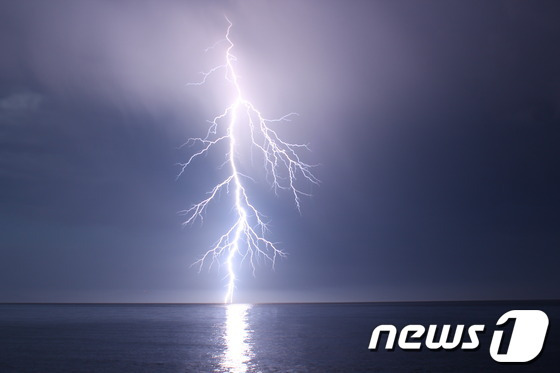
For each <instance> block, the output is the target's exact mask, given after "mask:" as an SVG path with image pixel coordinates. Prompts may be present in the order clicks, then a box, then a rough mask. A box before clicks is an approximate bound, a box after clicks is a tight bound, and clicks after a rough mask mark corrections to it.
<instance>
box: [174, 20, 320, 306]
mask: <svg viewBox="0 0 560 373" xmlns="http://www.w3.org/2000/svg"><path fill="white" fill-rule="evenodd" d="M226 20H227V22H228V28H227V32H226V35H225V39H224V40H222V41H221V42H225V43H226V44H227V49H226V53H225V63H224V64H222V65H218V66H215V67H213V68H212V69H210V70H209V71H207V72H202V73H201V74H202V76H203V77H202V80H201V81H199V82H196V83H188V85H203V84H205V83H206V81H207V79H208V78H209V77H210V76H211V75H213V74H214V73H216V72H217V71H221V70H224V71H225V75H224V78H225V80H226V81H227V83H228V84H229V85H230V86H233V89H234V91H235V100H234V102H233V103H232V104H231V105H229V106H228V107H227V108H226V109H225V110H224V111H223V112H222V113H221V114H219V115H217V116H216V117H214V119H213V120H211V121H209V123H210V128H209V129H208V132H207V134H206V137H204V138H202V137H196V138H190V139H189V140H188V141H187V142H186V143H185V144H184V145H197V146H199V150H198V151H197V152H195V153H194V154H192V155H191V156H190V158H189V159H188V161H187V162H185V163H180V164H179V165H180V167H181V170H180V172H179V175H178V177H179V176H181V175H182V174H183V172H184V171H185V169H186V168H187V167H188V166H189V165H190V164H191V163H192V162H193V161H194V160H195V159H197V158H198V157H200V156H202V155H206V154H207V153H208V152H209V151H210V149H212V148H213V147H215V146H216V145H218V144H219V143H224V142H226V143H228V144H227V145H228V152H227V153H226V162H225V164H229V169H230V173H229V175H228V176H227V178H225V179H224V180H223V181H222V182H220V183H218V184H217V185H215V186H214V187H213V188H212V189H211V190H210V192H208V194H209V196H208V197H207V198H206V199H203V200H202V201H200V202H198V203H196V204H194V205H193V206H192V207H191V208H189V209H187V210H183V211H180V213H182V214H183V215H185V216H186V217H187V218H186V220H185V221H184V223H183V224H185V225H187V224H189V223H193V222H195V221H196V220H197V219H200V220H201V221H202V220H203V213H204V212H205V210H206V208H207V206H208V204H209V203H210V202H212V201H213V200H215V199H216V198H217V196H218V195H219V194H220V192H221V191H222V190H223V189H226V192H227V193H228V194H229V191H230V188H232V189H233V196H234V198H233V204H234V206H233V207H234V210H235V213H236V216H237V219H236V221H235V223H234V224H233V225H232V226H231V227H230V228H229V229H228V230H227V231H226V232H225V233H224V234H223V235H222V236H221V237H220V238H219V239H218V240H217V242H216V243H215V244H214V245H213V246H212V248H211V249H209V250H208V251H207V252H206V253H205V254H204V255H203V256H202V257H201V258H200V259H199V260H197V261H196V262H195V263H193V265H198V266H199V271H200V270H201V269H202V268H203V266H204V264H205V263H206V262H208V261H210V264H209V265H210V266H212V264H213V263H214V262H218V263H219V264H221V262H220V258H222V257H225V266H226V268H227V292H226V295H225V299H224V302H225V303H231V302H232V301H233V292H234V290H235V283H236V273H235V270H234V262H235V259H236V257H239V256H240V257H241V258H242V260H245V259H248V260H249V262H250V264H251V266H252V269H253V274H254V272H255V260H256V257H257V256H259V255H261V256H263V257H264V258H266V259H267V260H270V262H271V263H272V266H273V267H274V264H275V262H276V259H277V257H283V256H285V253H284V252H283V251H282V250H281V249H279V248H278V247H277V244H275V243H274V242H271V241H269V240H268V239H267V238H266V233H267V231H268V229H267V224H266V223H265V221H264V219H265V217H264V215H263V214H261V213H260V212H259V211H258V210H257V208H256V207H255V206H254V205H253V204H252V203H251V201H250V199H249V196H248V194H247V190H246V189H245V186H244V182H245V181H246V180H251V178H249V177H248V176H247V175H244V174H243V173H241V172H240V171H239V168H238V164H237V161H238V149H239V148H240V147H241V146H242V145H243V144H241V143H240V141H239V139H238V138H237V137H236V136H235V130H236V127H237V126H240V125H243V124H245V125H246V126H248V129H249V133H250V139H251V142H250V144H249V145H251V146H253V147H254V148H256V149H257V150H258V151H259V152H261V153H262V154H263V156H264V169H265V172H266V175H267V178H268V179H269V180H270V182H271V184H272V187H273V188H274V191H275V193H276V194H277V193H278V191H279V190H287V191H289V192H290V193H291V194H292V196H293V198H294V201H295V204H296V207H297V209H298V211H300V197H301V196H303V195H308V194H307V193H305V192H303V191H301V190H300V189H298V187H297V186H296V181H297V179H298V177H300V176H302V177H303V178H304V179H305V180H307V181H308V182H311V183H312V184H317V185H318V184H319V180H318V179H317V178H316V177H315V176H314V175H313V173H312V172H311V169H312V167H313V165H310V164H307V163H305V162H303V161H302V160H301V159H300V156H299V155H298V151H300V150H301V149H302V148H303V149H307V150H309V148H308V147H307V145H303V144H292V143H288V142H285V141H283V140H282V139H281V138H280V137H279V136H278V134H277V133H276V131H274V130H273V129H272V128H271V127H270V124H271V123H275V122H282V121H290V120H291V118H292V117H293V116H296V115H297V114H296V113H290V114H287V115H285V116H283V117H281V118H278V119H266V118H265V117H263V115H262V114H261V112H260V111H259V110H257V108H256V107H255V106H254V105H253V104H252V103H251V102H250V101H249V100H247V99H246V98H245V97H244V96H243V94H242V90H241V86H240V84H239V79H238V75H237V73H236V71H235V67H234V63H235V62H236V61H237V59H236V57H235V56H234V55H233V54H232V50H233V48H234V43H233V41H232V40H231V37H230V31H231V28H232V25H233V24H232V23H231V22H230V20H229V19H228V18H227V17H226ZM219 43H220V42H218V43H216V44H215V45H214V46H212V47H210V48H207V49H206V51H208V50H209V49H212V48H214V47H216V46H217V44H219ZM240 117H244V120H242V119H240ZM224 123H227V124H226V128H225V133H224V130H223V129H221V127H223V126H224ZM219 132H220V133H223V134H221V135H220V134H219Z"/></svg>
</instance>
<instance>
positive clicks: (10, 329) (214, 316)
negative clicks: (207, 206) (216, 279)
mask: <svg viewBox="0 0 560 373" xmlns="http://www.w3.org/2000/svg"><path fill="white" fill-rule="evenodd" d="M512 309H540V310H543V311H545V312H546V313H547V315H548V317H549V320H550V326H549V331H548V336H547V340H546V342H545V346H544V349H543V352H542V353H541V355H540V356H539V357H538V358H537V359H536V360H534V361H533V362H531V363H528V364H518V365H511V364H499V363H496V362H494V361H493V360H492V359H491V357H490V354H489V352H488V349H489V346H490V338H491V336H492V330H493V327H494V325H495V323H496V321H497V320H498V318H499V316H501V315H502V314H503V313H505V312H507V311H509V310H512ZM379 324H394V325H396V326H404V325H406V324H423V325H426V326H427V325H429V324H439V325H442V324H454V325H456V324H465V325H467V326H468V325H472V324H485V325H486V329H487V330H486V331H485V333H483V334H482V335H481V336H480V339H481V342H480V343H481V347H480V349H478V350H475V351H462V350H454V351H430V350H427V349H426V348H423V349H422V350H421V351H402V350H400V349H399V348H398V347H397V348H395V350H394V351H386V350H384V349H383V348H381V349H379V350H378V351H370V350H368V345H369V340H370V337H371V332H372V331H373V329H374V328H375V327H376V326H377V325H379ZM558 325H560V302H556V301H546V302H457V303H454V302H450V303H355V304H257V305H227V306H226V305H156V304H152V305H112V304H111V305H108V304H107V305H85V304H75V305H73V304H65V305H55V304H52V305H51V304H49V305H26V304H3V305H0V372H487V371H496V372H555V371H560V370H559V368H558V364H559V363H560V338H559V336H560V334H559V332H558V328H559V326H558ZM383 345H384V342H383Z"/></svg>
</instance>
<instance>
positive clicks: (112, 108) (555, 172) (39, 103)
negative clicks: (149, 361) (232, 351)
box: [0, 0, 560, 302]
mask: <svg viewBox="0 0 560 373" xmlns="http://www.w3.org/2000/svg"><path fill="white" fill-rule="evenodd" d="M224 15H227V16H228V17H229V18H230V19H231V21H232V22H233V24H234V26H233V29H232V35H231V37H232V39H233V40H234V41H235V43H236V47H235V54H236V55H237V57H238V62H237V63H238V64H237V67H238V69H239V71H240V72H241V75H242V83H241V84H242V85H243V87H244V89H245V91H246V96H247V97H250V98H251V99H252V100H253V101H254V102H255V104H256V105H257V106H258V107H260V108H261V110H262V111H263V112H264V113H266V114H267V116H269V117H278V116H281V115H283V114H286V113H289V112H292V111H295V112H297V113H299V114H300V116H299V117H298V118H297V119H296V120H294V121H292V122H290V123H286V124H283V125H281V126H279V127H277V128H278V132H279V133H281V134H282V135H283V136H285V137H286V138H288V139H290V140H294V141H298V142H303V143H309V144H310V147H311V149H312V152H311V153H308V154H304V158H305V159H306V160H307V161H308V162H309V163H317V164H319V166H318V167H317V168H316V174H317V176H318V178H319V179H320V180H321V185H320V186H319V187H313V188H311V189H310V191H311V192H312V194H313V196H312V197H311V198H304V199H302V211H301V215H300V214H299V213H298V211H297V209H296V207H295V205H294V204H293V201H292V200H291V199H290V195H289V194H283V193H280V195H279V196H278V197H276V196H274V193H273V192H271V191H270V188H269V186H267V185H265V184H264V183H259V182H258V181H259V180H257V182H256V183H255V184H253V185H252V186H251V189H252V190H253V193H254V196H255V203H256V204H257V205H258V206H259V207H260V209H261V210H262V212H263V213H264V214H265V215H267V216H268V217H269V218H270V219H271V226H270V228H271V238H272V239H273V240H274V241H277V242H280V245H281V247H282V248H283V249H284V250H285V251H287V252H288V257H287V258H285V259H282V260H280V261H278V262H277V263H276V266H275V270H272V269H271V268H270V265H269V264H266V263H262V265H260V266H259V267H258V268H257V271H256V276H255V277H253V275H252V273H251V270H250V268H249V266H247V264H246V263H245V264H243V265H242V266H241V267H240V269H239V276H240V279H239V281H238V284H237V285H238V289H237V292H236V297H235V298H236V300H237V301H247V302H287V301H305V302H314V301H388V300H405V301H406V300H470V299H481V300H485V299H545V298H559V297H560V287H559V286H558V284H560V270H559V268H558V266H559V264H560V195H559V193H558V192H559V191H560V177H559V170H560V22H559V21H558V20H560V3H558V2H557V1H550V2H546V1H538V2H513V1H351V2H343V1H322V2H311V1H307V2H301V1H295V0H294V1H276V2H263V1H239V2H230V1H225V2H212V3H210V2H205V1H199V2H194V1H169V0H167V1H141V2H137V1H132V0H123V1H69V0H68V1H58V0H57V1H49V2H45V1H16V0H13V1H9V0H8V1H2V2H1V3H0V50H1V53H0V302H220V301H221V300H222V299H223V294H224V291H225V288H224V287H225V284H226V282H225V280H224V276H225V272H224V270H223V268H222V269H218V268H217V267H215V268H212V269H211V270H210V271H208V269H205V270H203V271H202V272H201V273H198V272H197V269H196V268H193V267H190V265H191V263H193V262H194V261H195V260H197V259H198V258H199V257H200V255H201V254H203V253H204V251H205V250H206V249H208V248H209V247H210V245H211V244H212V243H213V242H214V241H215V240H216V239H217V238H218V237H219V235H220V234H221V233H222V230H223V229H224V227H225V224H226V223H227V219H228V217H230V216H231V207H230V206H229V205H227V199H226V198H225V196H224V197H223V200H220V202H219V203H217V204H216V205H214V206H213V207H212V208H211V209H210V210H209V211H208V214H207V216H206V217H205V221H204V224H203V225H200V224H198V223H197V224H194V225H192V226H188V227H182V225H181V223H182V221H183V217H181V216H180V215H178V211H180V210H182V209H184V208H188V207H189V206H190V205H191V204H192V203H194V202H197V201H198V200H199V199H200V197H202V196H204V193H205V192H206V191H208V190H209V189H210V188H211V187H212V185H213V184H212V183H215V181H216V180H218V179H219V176H220V172H221V171H220V170H219V169H218V166H219V164H220V160H221V159H222V158H221V155H220V154H213V155H210V156H209V157H207V158H205V159H201V160H200V161H199V162H197V163H196V164H195V165H193V167H192V168H190V169H189V170H188V171H187V172H186V173H185V174H184V175H183V176H182V177H181V178H180V179H178V180H176V176H177V173H178V172H179V168H178V167H177V165H176V164H177V162H183V161H185V160H186V159H187V158H188V156H189V154H190V153H189V151H192V150H190V149H188V148H182V149H178V147H179V146H180V145H181V144H182V143H184V142H185V141H186V139H188V138H189V137H191V136H200V135H202V134H204V133H205V131H206V129H207V123H206V122H205V121H206V120H207V119H209V118H211V117H212V116H213V115H215V114H216V113H217V112H219V110H220V109H221V108H223V107H224V106H223V105H224V103H225V102H227V99H228V94H227V91H226V90H224V89H223V86H222V89H221V88H220V83H219V79H217V80H216V81H215V82H214V84H210V85H208V86H206V87H192V86H187V84H186V83H187V82H190V81H195V80H197V79H199V75H197V73H198V72H199V71H202V70H207V69H208V68H209V67H211V66H213V65H215V64H216V62H218V63H221V60H220V59H221V58H223V56H222V55H221V54H220V53H219V50H216V51H210V52H208V53H205V52H204V49H205V48H206V47H208V46H210V45H212V44H214V42H216V41H217V40H219V39H220V38H222V37H223V34H224V32H225V29H226V27H227V21H226V20H225V19H224ZM260 181H262V180H260Z"/></svg>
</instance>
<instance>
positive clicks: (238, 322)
mask: <svg viewBox="0 0 560 373" xmlns="http://www.w3.org/2000/svg"><path fill="white" fill-rule="evenodd" d="M249 309H251V305H250V304H228V305H227V306H226V328H225V333H224V341H225V345H226V350H225V353H224V356H223V359H222V362H221V368H223V369H224V371H227V372H235V373H237V372H246V371H247V370H248V369H249V367H250V363H251V359H252V358H253V357H254V352H253V345H252V341H251V337H252V336H251V334H252V330H251V328H250V327H249V323H248V322H247V313H248V311H249Z"/></svg>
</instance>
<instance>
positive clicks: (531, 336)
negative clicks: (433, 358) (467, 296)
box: [369, 310, 548, 363]
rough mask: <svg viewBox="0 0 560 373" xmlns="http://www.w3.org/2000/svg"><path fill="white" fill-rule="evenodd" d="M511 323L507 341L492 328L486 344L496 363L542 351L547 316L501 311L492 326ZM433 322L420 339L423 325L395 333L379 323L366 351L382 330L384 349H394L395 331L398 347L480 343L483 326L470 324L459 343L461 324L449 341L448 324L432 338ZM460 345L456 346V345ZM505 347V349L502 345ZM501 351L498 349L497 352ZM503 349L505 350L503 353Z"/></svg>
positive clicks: (523, 358)
mask: <svg viewBox="0 0 560 373" xmlns="http://www.w3.org/2000/svg"><path fill="white" fill-rule="evenodd" d="M510 320H511V321H513V322H515V324H514V326H513V331H512V333H511V338H510V339H509V344H508V345H507V346H502V344H504V343H507V341H505V338H504V331H503V330H495V331H494V333H493V335H492V341H491V343H490V356H491V357H492V359H494V360H495V361H497V362H499V363H528V362H530V361H531V360H533V359H534V358H536V357H537V356H538V355H539V354H540V353H541V351H542V348H543V346H544V341H545V338H546V332H547V330H548V316H546V314H545V313H544V312H543V311H539V310H512V311H508V312H506V313H504V314H503V315H502V316H501V317H500V318H499V319H498V321H497V322H496V326H503V325H504V324H506V323H507V322H508V321H510ZM438 328H439V327H438V326H437V325H430V326H429V327H428V332H427V333H426V337H425V340H422V338H423V336H424V334H425V332H426V328H425V327H424V326H423V325H407V326H405V327H403V328H402V330H401V331H400V333H397V328H396V327H395V326H394V325H389V324H385V325H379V326H378V327H376V328H375V329H374V330H373V332H372V334H371V339H370V342H369V349H370V350H374V351H375V350H377V347H378V343H379V338H380V336H381V334H382V333H388V335H387V343H386V345H385V349H386V350H393V349H394V348H395V340H396V338H397V334H398V346H399V347H400V348H401V349H402V350H420V348H421V347H422V342H424V344H425V346H426V347H427V348H428V349H429V350H438V349H441V348H442V349H444V350H454V349H456V348H460V349H461V350H475V349H477V348H478V347H479V346H480V341H479V339H478V333H482V332H483V331H484V329H485V325H471V326H469V328H468V329H467V335H468V339H469V340H468V341H466V342H462V340H463V332H464V331H465V325H457V326H456V327H455V334H454V335H453V338H452V339H451V341H449V331H450V329H451V325H443V326H442V328H441V334H440V337H439V340H436V333H437V330H438ZM459 345H460V346H459ZM504 347H505V348H504ZM500 350H501V351H502V352H499V351H500ZM503 351H505V352H503Z"/></svg>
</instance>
